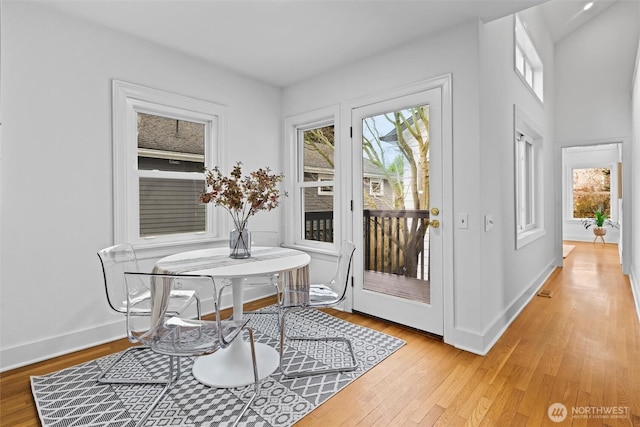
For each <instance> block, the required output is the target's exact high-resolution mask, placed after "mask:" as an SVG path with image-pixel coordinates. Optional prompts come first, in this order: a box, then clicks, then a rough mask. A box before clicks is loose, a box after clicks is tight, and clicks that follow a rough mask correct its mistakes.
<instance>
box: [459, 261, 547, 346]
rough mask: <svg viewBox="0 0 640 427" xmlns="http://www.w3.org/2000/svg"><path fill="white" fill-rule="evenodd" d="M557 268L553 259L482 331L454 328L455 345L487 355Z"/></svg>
mask: <svg viewBox="0 0 640 427" xmlns="http://www.w3.org/2000/svg"><path fill="white" fill-rule="evenodd" d="M555 269H556V267H555V261H554V260H552V261H551V262H550V263H549V264H548V265H547V266H546V267H545V269H544V270H543V271H542V273H540V275H538V277H536V279H535V280H534V281H533V282H532V283H531V285H529V286H528V287H527V288H526V289H525V290H524V291H523V292H522V293H521V294H520V296H519V297H517V298H516V299H515V300H514V301H513V302H512V303H511V304H510V305H509V306H508V307H507V308H506V309H504V310H503V311H502V313H500V315H498V317H496V319H495V320H494V321H493V322H491V324H490V325H489V326H488V327H487V328H485V329H484V331H483V332H482V333H477V332H472V331H467V330H463V329H460V328H454V342H453V345H454V346H455V347H456V348H459V349H461V350H465V351H468V352H471V353H474V354H478V355H480V356H485V355H486V354H487V353H488V352H489V350H491V348H492V347H493V346H494V345H495V343H496V342H497V341H498V340H499V339H500V337H501V336H502V335H504V333H505V331H506V330H507V328H508V327H509V325H511V323H512V322H513V321H514V320H515V319H516V318H517V317H518V315H519V314H520V312H521V311H522V310H523V309H524V308H525V307H526V306H527V304H529V301H531V299H533V297H534V296H535V295H536V293H537V292H538V290H539V289H540V288H541V287H542V286H543V285H544V284H545V283H546V281H547V279H549V277H550V276H551V274H552V273H553V272H554V270H555Z"/></svg>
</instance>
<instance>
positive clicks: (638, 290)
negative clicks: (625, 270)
mask: <svg viewBox="0 0 640 427" xmlns="http://www.w3.org/2000/svg"><path fill="white" fill-rule="evenodd" d="M638 279H639V278H638V275H637V274H636V272H635V269H634V268H633V266H631V268H630V271H629V282H630V283H631V293H632V295H633V302H634V303H635V305H636V314H637V315H638V320H639V321H640V281H638Z"/></svg>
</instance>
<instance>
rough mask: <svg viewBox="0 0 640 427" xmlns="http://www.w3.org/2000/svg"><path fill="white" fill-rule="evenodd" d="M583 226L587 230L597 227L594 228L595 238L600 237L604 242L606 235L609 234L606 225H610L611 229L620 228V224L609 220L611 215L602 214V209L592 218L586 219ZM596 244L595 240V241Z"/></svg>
mask: <svg viewBox="0 0 640 427" xmlns="http://www.w3.org/2000/svg"><path fill="white" fill-rule="evenodd" d="M582 225H583V226H584V228H585V229H587V230H588V229H589V227H591V226H595V227H594V228H593V234H594V235H595V236H596V237H595V238H596V239H597V238H598V237H600V238H601V239H602V241H603V242H604V237H603V236H604V235H605V234H607V229H606V227H605V225H608V226H609V227H613V228H618V223H617V222H615V221H612V220H610V219H609V215H607V214H606V213H604V212H602V208H600V209H598V210H597V211H596V212H595V213H594V214H593V217H592V218H585V219H583V220H582ZM594 242H595V240H594Z"/></svg>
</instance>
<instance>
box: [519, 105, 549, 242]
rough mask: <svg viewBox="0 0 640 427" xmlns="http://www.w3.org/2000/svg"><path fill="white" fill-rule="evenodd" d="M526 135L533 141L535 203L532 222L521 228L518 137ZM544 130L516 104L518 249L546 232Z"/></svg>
mask: <svg viewBox="0 0 640 427" xmlns="http://www.w3.org/2000/svg"><path fill="white" fill-rule="evenodd" d="M520 134H523V135H526V136H527V137H528V138H529V139H530V141H531V142H532V143H533V159H532V161H533V165H532V169H531V172H532V174H533V183H532V184H533V188H532V191H531V199H530V202H531V203H533V207H532V215H533V222H532V224H530V225H528V226H526V227H523V228H521V227H520V223H519V217H520V215H521V209H520V196H521V195H520V189H519V185H518V184H519V175H520V166H519V163H520V162H519V159H518V149H517V144H518V138H519V135H520ZM542 142H543V141H542V132H541V130H540V127H539V126H538V125H537V124H536V123H535V122H534V121H533V120H531V119H530V118H529V117H528V116H527V115H526V114H525V113H524V112H523V111H522V110H520V109H519V108H518V107H517V106H515V105H514V187H515V191H514V197H515V200H514V202H515V203H514V205H515V206H514V208H515V221H514V223H515V235H516V249H520V248H522V247H524V246H526V245H528V244H529V243H532V242H534V241H536V240H538V239H539V238H541V237H542V236H544V235H545V234H546V231H545V229H544V215H543V212H544V209H543V208H544V206H543V200H544V199H543V197H542V196H543V195H542V188H543V177H544V175H543V165H542V158H543V156H542Z"/></svg>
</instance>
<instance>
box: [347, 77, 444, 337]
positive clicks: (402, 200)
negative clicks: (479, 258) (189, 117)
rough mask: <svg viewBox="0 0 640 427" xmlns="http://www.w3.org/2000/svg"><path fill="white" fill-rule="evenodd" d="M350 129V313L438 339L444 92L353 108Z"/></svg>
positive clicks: (438, 90) (440, 331)
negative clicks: (355, 248) (353, 250)
mask: <svg viewBox="0 0 640 427" xmlns="http://www.w3.org/2000/svg"><path fill="white" fill-rule="evenodd" d="M352 128H353V129H352V132H353V159H355V161H354V165H353V195H354V197H353V198H354V201H353V215H354V222H353V224H357V225H354V241H355V242H356V245H357V246H358V247H359V248H360V249H359V250H358V251H357V256H355V257H354V285H353V301H352V303H353V309H354V310H355V311H359V312H363V313H367V314H371V315H373V316H376V317H380V318H383V319H387V320H391V321H393V322H397V323H401V324H403V325H407V326H411V327H414V328H417V329H420V330H424V331H428V332H430V333H433V334H437V335H443V324H444V319H443V239H442V229H441V228H440V227H439V226H440V223H439V221H440V218H441V212H440V211H441V209H442V196H443V194H442V193H443V191H442V188H443V186H442V182H443V181H442V94H441V88H439V87H438V88H434V89H429V90H424V91H421V92H418V93H414V94H411V95H407V96H401V97H398V98H394V99H389V100H385V101H382V102H377V103H373V104H369V105H366V106H363V107H359V108H355V109H353V110H352ZM360 224H361V226H360Z"/></svg>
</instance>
